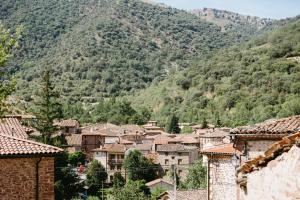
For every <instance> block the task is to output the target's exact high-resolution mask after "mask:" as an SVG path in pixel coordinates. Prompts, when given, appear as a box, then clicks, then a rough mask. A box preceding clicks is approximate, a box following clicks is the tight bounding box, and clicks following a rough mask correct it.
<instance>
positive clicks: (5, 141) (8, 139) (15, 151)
mask: <svg viewBox="0 0 300 200" xmlns="http://www.w3.org/2000/svg"><path fill="white" fill-rule="evenodd" d="M62 151H63V150H62V149H60V148H57V147H53V146H50V145H46V144H42V143H38V142H34V141H31V140H24V139H20V138H16V137H12V136H8V135H3V134H0V157H1V156H12V155H39V154H49V155H51V154H57V153H60V152H62Z"/></svg>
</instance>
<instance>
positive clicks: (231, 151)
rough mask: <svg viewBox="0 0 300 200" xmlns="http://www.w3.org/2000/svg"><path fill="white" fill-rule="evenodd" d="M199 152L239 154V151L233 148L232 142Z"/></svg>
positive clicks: (206, 153) (207, 153)
mask: <svg viewBox="0 0 300 200" xmlns="http://www.w3.org/2000/svg"><path fill="white" fill-rule="evenodd" d="M200 153H201V154H205V155H234V154H240V153H241V152H240V151H239V150H237V149H235V148H234V147H233V144H225V145H222V146H218V147H213V148H209V149H206V150H202V151H201V152H200Z"/></svg>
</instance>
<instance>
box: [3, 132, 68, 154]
mask: <svg viewBox="0 0 300 200" xmlns="http://www.w3.org/2000/svg"><path fill="white" fill-rule="evenodd" d="M0 137H6V138H10V139H13V140H19V141H23V142H27V143H30V144H35V145H39V146H42V147H48V148H52V149H55V150H58V151H63V149H61V148H58V147H55V146H51V145H48V144H44V143H41V142H35V141H32V140H26V139H21V138H18V137H13V136H10V135H4V134H0Z"/></svg>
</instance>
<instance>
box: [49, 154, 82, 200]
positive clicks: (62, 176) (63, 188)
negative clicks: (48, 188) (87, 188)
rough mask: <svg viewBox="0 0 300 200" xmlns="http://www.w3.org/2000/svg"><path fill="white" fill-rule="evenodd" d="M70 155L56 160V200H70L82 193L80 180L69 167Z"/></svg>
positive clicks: (64, 155)
mask: <svg viewBox="0 0 300 200" xmlns="http://www.w3.org/2000/svg"><path fill="white" fill-rule="evenodd" d="M67 160H68V153H67V152H64V153H63V154H62V155H59V156H57V157H56V158H55V184H54V188H55V199H57V200H70V199H72V198H74V197H76V196H77V194H78V192H80V191H81V189H82V185H81V183H80V182H79V181H80V179H79V177H78V176H77V174H76V173H75V172H74V170H73V169H72V168H71V167H68V162H67Z"/></svg>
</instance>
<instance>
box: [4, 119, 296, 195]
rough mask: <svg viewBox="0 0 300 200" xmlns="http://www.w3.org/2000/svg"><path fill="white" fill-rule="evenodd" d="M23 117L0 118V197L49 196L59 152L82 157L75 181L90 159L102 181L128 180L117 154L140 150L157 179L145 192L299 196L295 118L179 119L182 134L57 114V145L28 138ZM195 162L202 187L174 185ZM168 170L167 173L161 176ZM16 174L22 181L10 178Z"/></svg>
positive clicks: (151, 123)
mask: <svg viewBox="0 0 300 200" xmlns="http://www.w3.org/2000/svg"><path fill="white" fill-rule="evenodd" d="M30 120H34V116H22V115H7V116H5V117H3V118H2V119H1V123H0V147H1V148H0V157H1V159H0V162H1V166H2V170H1V173H0V177H6V178H5V179H2V181H1V188H2V189H1V190H0V194H1V196H2V197H3V198H4V199H9V198H11V199H19V198H21V197H22V198H24V197H25V196H26V198H28V199H31V198H33V197H34V196H35V197H38V198H39V199H54V172H55V168H56V167H58V166H55V165H54V159H55V157H56V156H58V155H59V154H61V153H62V152H63V151H67V152H68V153H71V154H72V153H76V152H81V153H82V154H84V155H85V157H84V162H78V163H76V165H75V166H74V167H73V168H74V170H75V171H76V173H77V174H78V176H79V177H80V180H81V181H82V182H85V181H86V179H87V174H86V173H87V169H88V168H89V165H91V162H93V161H96V162H98V163H100V164H101V165H102V166H103V167H104V171H105V172H106V173H107V179H106V180H105V184H108V185H109V184H114V183H113V182H114V180H115V179H114V176H115V174H116V173H118V174H120V175H121V176H123V178H124V180H125V181H126V180H127V179H128V177H127V176H128V174H127V173H128V171H126V169H125V168H124V160H125V159H126V157H128V156H129V155H130V153H131V152H134V151H138V152H140V153H141V155H142V156H144V157H145V158H146V159H147V160H148V161H149V162H151V163H152V164H153V166H156V167H155V173H156V176H155V177H156V179H155V180H151V181H149V182H147V183H145V185H146V186H147V187H148V188H149V189H150V191H153V190H157V188H160V189H161V190H160V191H161V194H159V195H157V197H156V199H161V200H168V199H171V200H173V199H180V200H185V199H186V200H190V199H199V200H202V199H203V200H252V199H265V198H267V197H268V195H269V193H272V192H274V190H277V192H276V194H277V195H276V198H274V199H278V200H280V199H290V200H293V199H299V192H298V191H299V190H300V188H299V160H300V159H299V155H300V154H299V151H300V148H299V141H300V140H299V139H300V132H299V131H300V116H292V117H288V118H282V119H270V120H267V121H264V122H261V123H258V124H255V125H251V126H243V127H235V128H227V127H214V126H213V125H210V124H208V125H207V127H203V126H202V125H201V124H200V125H199V124H189V123H182V124H178V126H179V128H181V129H182V128H183V127H184V126H189V127H190V128H191V130H192V133H187V134H184V133H181V134H174V133H166V132H165V131H164V128H162V127H159V126H158V125H157V122H156V121H149V122H148V123H147V124H145V125H143V126H138V125H134V124H132V125H120V126H118V125H114V124H111V123H103V124H101V123H99V124H87V125H83V126H81V125H80V124H79V122H78V121H76V120H72V119H68V120H60V121H56V122H55V126H56V127H57V131H56V132H55V134H54V135H55V136H57V135H60V136H64V137H65V139H66V141H67V144H66V145H65V146H63V147H62V148H58V147H54V146H50V145H45V144H42V143H39V142H34V141H32V139H30V138H31V136H32V135H38V134H39V133H38V132H37V131H36V130H35V129H34V128H32V127H30V126H28V125H26V124H28V122H29V121H30ZM197 160H201V161H202V162H201V165H203V167H204V168H205V169H206V174H205V177H204V180H205V181H206V184H205V185H206V186H205V187H204V188H198V189H193V190H189V189H178V188H179V186H178V185H177V184H178V183H177V181H176V177H177V178H178V179H180V180H182V181H184V180H185V179H186V178H187V177H188V173H189V168H190V167H191V166H193V164H194V163H196V162H197ZM136 170H137V169H136ZM282 171H284V172H282ZM169 172H172V173H171V177H167V176H166V175H167V174H169ZM146 173H147V171H146ZM283 173H284V176H283V175H282V174H283ZM173 174H174V176H173ZM175 174H176V175H175ZM17 180H26V181H24V182H23V181H20V182H18V183H17V184H16V181H17ZM262 180H264V181H262ZM103 184H104V183H102V187H103ZM267 184H270V185H272V186H268V185H267ZM84 187H85V190H86V191H85V192H83V193H82V194H81V193H80V194H78V197H79V196H81V198H83V199H85V198H87V195H88V194H87V191H88V188H87V186H84ZM102 198H103V196H102ZM107 198H108V199H109V197H107ZM112 199H113V198H112Z"/></svg>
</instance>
